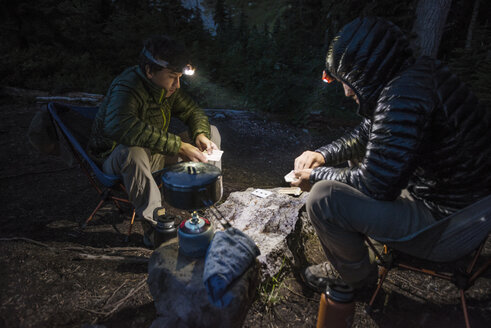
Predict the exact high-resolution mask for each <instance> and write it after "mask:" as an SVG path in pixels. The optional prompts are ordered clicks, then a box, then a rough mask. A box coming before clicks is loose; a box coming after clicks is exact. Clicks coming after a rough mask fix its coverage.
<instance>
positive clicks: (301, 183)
mask: <svg viewBox="0 0 491 328" xmlns="http://www.w3.org/2000/svg"><path fill="white" fill-rule="evenodd" d="M311 172H312V169H302V170H295V171H294V173H295V178H297V179H298V180H297V181H294V182H292V183H290V184H291V185H292V186H294V187H300V189H302V190H303V191H309V190H310V188H312V184H311V183H310V173H311Z"/></svg>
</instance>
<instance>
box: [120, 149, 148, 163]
mask: <svg viewBox="0 0 491 328" xmlns="http://www.w3.org/2000/svg"><path fill="white" fill-rule="evenodd" d="M125 156H126V158H125V163H127V164H130V163H131V164H134V165H137V166H141V165H143V166H145V167H150V152H149V151H148V150H147V149H145V148H142V147H127V148H126V152H125Z"/></svg>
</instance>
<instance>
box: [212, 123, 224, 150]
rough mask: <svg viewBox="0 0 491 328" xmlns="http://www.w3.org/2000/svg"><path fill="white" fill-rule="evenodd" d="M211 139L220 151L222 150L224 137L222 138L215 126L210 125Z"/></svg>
mask: <svg viewBox="0 0 491 328" xmlns="http://www.w3.org/2000/svg"><path fill="white" fill-rule="evenodd" d="M210 139H211V141H213V143H214V144H215V145H217V147H218V148H219V149H220V148H221V147H220V146H221V143H222V137H221V136H220V132H219V131H218V128H217V127H216V126H215V125H210Z"/></svg>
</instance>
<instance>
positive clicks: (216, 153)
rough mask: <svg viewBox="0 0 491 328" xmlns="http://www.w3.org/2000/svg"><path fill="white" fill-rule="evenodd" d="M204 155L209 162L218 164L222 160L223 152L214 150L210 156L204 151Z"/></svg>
mask: <svg viewBox="0 0 491 328" xmlns="http://www.w3.org/2000/svg"><path fill="white" fill-rule="evenodd" d="M203 154H204V155H205V157H206V159H207V160H208V161H214V162H218V161H219V160H220V159H221V158H222V154H223V150H219V149H213V152H212V153H211V154H208V152H207V151H206V150H204V151H203Z"/></svg>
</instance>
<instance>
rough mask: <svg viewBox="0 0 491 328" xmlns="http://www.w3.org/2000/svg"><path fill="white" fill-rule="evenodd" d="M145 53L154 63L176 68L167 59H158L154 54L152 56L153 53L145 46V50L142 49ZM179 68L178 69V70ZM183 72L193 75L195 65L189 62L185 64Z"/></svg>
mask: <svg viewBox="0 0 491 328" xmlns="http://www.w3.org/2000/svg"><path fill="white" fill-rule="evenodd" d="M142 53H143V55H144V56H145V57H147V59H148V60H150V61H151V62H152V63H154V64H156V65H159V66H162V67H163V68H169V69H172V70H174V68H171V67H169V66H170V64H169V62H168V61H165V60H161V59H157V58H155V57H154V56H152V54H151V53H150V51H148V50H147V49H146V48H143V51H142ZM177 71H178V70H176V72H177ZM182 74H184V75H193V74H194V67H193V66H191V64H187V65H185V66H184V67H183V68H182Z"/></svg>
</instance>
